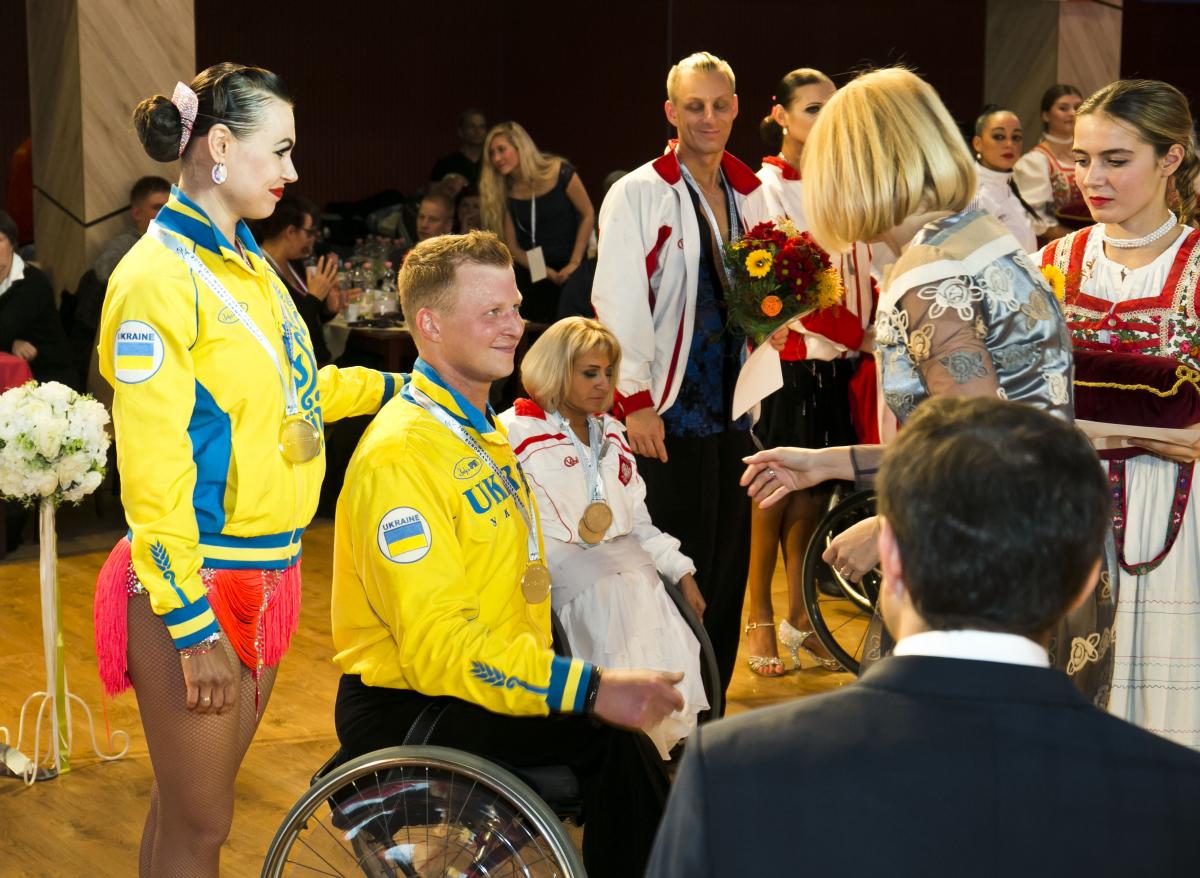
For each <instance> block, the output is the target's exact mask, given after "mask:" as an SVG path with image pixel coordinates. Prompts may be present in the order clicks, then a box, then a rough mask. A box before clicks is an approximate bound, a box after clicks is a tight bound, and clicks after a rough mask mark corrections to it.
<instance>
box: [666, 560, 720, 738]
mask: <svg viewBox="0 0 1200 878" xmlns="http://www.w3.org/2000/svg"><path fill="white" fill-rule="evenodd" d="M662 581H663V586H664V587H665V588H666V590H667V594H668V595H670V597H671V601H672V602H673V603H674V604H675V609H677V610H679V615H681V616H683V621H685V622H687V624H688V627H689V628H691V629H692V634H694V635H695V636H696V639H697V640H698V641H700V677H701V679H702V680H703V683H704V694H705V696H707V697H708V710H705V711H701V712H700V714H699V715H698V716H697V717H696V722H697V723H706V722H708V721H709V720H713V719H720V718H721V717H723V716H724V715H725V692H724V691H723V690H722V689H721V669H720V668H719V667H718V665H717V653H716V650H714V649H713V645H712V640H711V639H709V636H708V632H707V631H705V630H704V622H703V621H702V620H701V619H700V617H699V616H697V615H696V611H695V610H693V609H692V605H691V604H689V603H688V602H687V599H686V598H684V596H683V591H682V590H680V588H679V586H678V585H677V584H676V583H673V582H668V581H667V580H666V578H665V577H662Z"/></svg>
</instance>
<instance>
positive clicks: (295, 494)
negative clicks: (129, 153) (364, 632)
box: [95, 63, 396, 878]
mask: <svg viewBox="0 0 1200 878" xmlns="http://www.w3.org/2000/svg"><path fill="white" fill-rule="evenodd" d="M134 123H135V125H136V127H137V130H138V134H139V136H140V138H141V141H142V144H143V146H144V147H145V149H146V152H147V153H148V154H149V155H150V156H151V157H152V158H154V159H156V160H158V161H163V162H166V161H176V160H181V163H182V170H181V175H180V180H179V185H178V186H177V187H175V188H174V190H173V191H172V193H171V198H170V200H169V201H168V202H167V204H166V205H165V206H164V207H163V208H162V210H161V211H160V212H159V214H158V217H157V219H156V220H155V221H154V222H153V223H151V225H150V229H149V232H148V233H147V234H146V235H145V236H143V237H142V239H141V240H140V241H139V242H138V243H137V244H136V245H134V247H133V249H132V250H130V251H129V253H128V254H126V255H125V257H124V258H123V259H122V260H121V263H120V264H119V265H118V266H117V268H116V270H115V271H114V272H113V274H112V277H111V279H110V281H109V286H108V295H107V297H106V299H105V302H104V311H103V314H102V317H101V328H100V333H99V335H100V340H99V347H100V368H101V371H102V372H103V374H104V377H105V378H106V379H107V380H108V382H109V383H110V384H112V386H113V389H114V397H113V422H114V424H115V428H116V443H117V466H118V469H119V471H120V474H121V489H122V492H121V499H122V503H123V504H124V507H125V516H126V520H127V522H128V524H129V532H130V536H129V537H128V538H127V539H122V540H121V541H120V542H119V543H118V544H117V546H116V548H114V549H113V551H112V554H111V555H110V556H109V559H108V561H107V562H106V563H105V565H104V569H103V570H102V571H101V572H100V576H99V579H98V581H97V583H96V603H95V622H96V650H97V658H98V664H99V669H100V675H101V678H102V681H103V683H104V687H105V689H106V691H107V692H108V693H109V694H115V693H117V692H120V691H122V690H124V689H125V688H127V687H128V686H130V685H132V687H133V689H134V691H135V693H136V694H137V700H138V708H139V712H140V714H141V718H142V725H143V728H144V729H145V732H146V742H147V745H148V746H149V750H150V759H151V762H152V763H153V766H154V786H153V788H152V790H151V795H150V811H149V815H148V816H147V818H146V824H145V829H144V831H143V835H142V844H141V855H140V869H139V872H140V874H141V875H143V876H160V875H161V876H168V875H170V876H174V875H196V876H214V878H215V876H216V875H217V874H218V870H219V859H220V849H221V844H222V842H223V841H224V840H225V837H226V836H227V835H228V833H229V827H230V822H231V820H232V817H233V803H234V780H235V778H236V776H237V771H238V766H239V765H240V764H241V761H242V757H243V756H244V755H245V753H246V749H247V747H249V745H250V741H251V739H252V738H253V736H254V732H255V730H256V728H257V726H258V722H259V720H260V719H261V717H262V714H263V711H264V710H265V709H266V705H267V701H268V699H269V698H270V695H271V686H272V683H273V682H274V679H275V670H276V667H277V665H278V663H279V661H280V659H281V658H282V656H283V653H284V652H285V651H286V649H287V646H288V641H289V639H290V637H291V634H292V632H293V631H294V630H295V628H296V622H297V616H298V613H299V609H300V551H301V550H300V535H301V534H302V533H303V531H304V528H305V527H306V526H307V525H308V523H309V521H310V520H311V519H312V516H313V513H314V512H315V510H316V505H317V495H318V493H319V490H320V486H321V480H322V477H323V476H324V472H325V466H324V458H323V456H322V455H323V444H324V443H323V439H322V434H323V427H324V422H325V421H326V420H336V419H338V418H342V417H346V416H348V415H360V414H370V413H373V412H375V411H377V410H378V409H379V407H380V405H382V404H383V403H384V402H386V401H387V400H388V399H389V398H390V397H391V395H392V393H393V392H394V391H395V390H396V381H395V379H394V378H393V377H392V376H390V375H385V374H381V373H378V372H374V371H369V370H365V369H346V370H341V371H339V370H338V369H336V368H334V367H332V366H327V367H326V368H324V369H322V370H320V371H319V372H318V370H317V368H316V361H315V358H314V356H313V350H312V341H311V339H310V338H309V336H308V332H307V330H306V329H305V326H304V322H303V320H301V318H300V316H299V314H298V313H297V312H296V308H295V306H294V305H293V303H292V301H291V298H290V297H289V295H288V293H287V290H286V288H285V287H284V285H283V283H282V282H281V281H280V279H279V278H278V277H277V276H276V275H275V274H274V272H273V271H272V270H271V269H270V267H269V265H268V263H267V262H266V260H265V259H264V257H263V254H262V251H261V250H260V249H259V247H258V245H257V243H256V242H255V240H254V238H253V236H252V235H251V233H250V231H249V228H248V227H247V225H246V223H245V220H246V219H260V218H262V217H265V216H268V215H269V214H270V213H271V212H272V211H273V210H274V209H275V205H276V203H277V202H278V201H279V198H280V197H281V196H282V194H283V189H284V187H285V186H287V185H288V184H291V183H293V182H295V180H296V179H297V175H296V169H295V166H294V165H293V164H292V148H293V147H294V146H295V141H296V129H295V122H294V120H293V116H292V106H291V102H290V100H289V98H288V96H287V92H286V91H285V90H284V86H283V83H282V82H281V81H280V79H279V78H278V77H277V76H276V75H275V74H273V73H271V72H269V71H267V70H262V69H259V68H255V67H243V66H241V65H237V64H228V63H226V64H218V65H216V66H214V67H210V68H209V69H208V70H205V71H204V72H202V73H200V74H199V75H198V76H197V77H196V78H195V79H194V80H193V81H192V83H191V85H190V86H188V85H184V84H183V83H180V84H179V85H178V86H176V89H175V93H174V96H173V97H172V98H170V99H168V98H166V97H164V96H162V95H156V96H155V97H152V98H148V99H147V100H145V101H143V102H142V103H141V104H140V105H139V106H138V107H137V109H136V110H135V111H134Z"/></svg>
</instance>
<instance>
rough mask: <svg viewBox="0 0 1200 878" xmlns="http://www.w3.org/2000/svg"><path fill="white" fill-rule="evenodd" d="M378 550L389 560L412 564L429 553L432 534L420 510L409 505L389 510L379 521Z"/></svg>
mask: <svg viewBox="0 0 1200 878" xmlns="http://www.w3.org/2000/svg"><path fill="white" fill-rule="evenodd" d="M378 541H379V551H380V552H382V553H383V555H384V557H385V558H387V559H388V560H389V561H394V562H396V563H397V564H412V563H413V562H414V561H420V560H421V559H422V558H424V557H425V556H426V555H427V554H429V547H430V545H432V543H433V535H432V534H431V533H430V532H429V523H428V522H427V521H426V520H425V517H424V516H423V515H421V513H420V512H417V510H415V509H413V508H412V507H409V506H398V507H396V508H395V509H392V510H390V511H389V512H388V513H387V514H386V515H384V516H383V518H382V519H381V520H380V522H379V530H378Z"/></svg>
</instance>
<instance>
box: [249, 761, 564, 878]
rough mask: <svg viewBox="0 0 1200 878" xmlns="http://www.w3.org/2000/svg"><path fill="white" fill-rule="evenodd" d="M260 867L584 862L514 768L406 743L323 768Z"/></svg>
mask: <svg viewBox="0 0 1200 878" xmlns="http://www.w3.org/2000/svg"><path fill="white" fill-rule="evenodd" d="M331 797H332V799H331ZM331 801H337V802H338V805H337V806H336V809H335V808H334V807H331V804H330V802H331ZM452 814H453V815H454V816H453V817H452ZM414 827H416V829H414ZM422 828H423V835H422V834H421V833H422ZM397 834H403V838H404V839H406V840H398V839H397V838H396V836H397ZM439 851H440V853H439ZM438 856H440V863H441V865H440V866H438V865H437V862H439V861H438V859H437V858H438ZM419 857H423V858H424V859H423V860H421V861H419ZM431 866H432V868H430V867H431ZM531 868H532V871H531ZM261 874H262V878H281V876H284V875H311V874H321V875H357V876H361V875H366V876H388V878H392V876H397V878H399V876H404V878H415V876H421V878H433V876H443V875H463V876H472V875H478V876H484V875H487V876H503V875H530V874H536V875H547V876H559V878H578V876H585V875H586V872H585V871H584V868H583V861H582V858H581V857H580V854H579V851H578V850H577V849H576V847H575V845H574V843H573V842H572V841H571V838H570V836H568V835H567V832H566V830H565V829H564V828H563V825H562V823H561V822H560V821H559V819H558V817H556V816H555V814H554V812H553V811H552V810H551V809H550V807H549V806H548V805H547V804H546V803H545V802H543V801H542V800H541V799H540V798H538V796H537V794H536V793H534V791H533V790H532V789H530V788H529V786H528V785H526V784H525V783H524V782H523V781H521V780H519V779H518V778H517V777H515V776H514V775H513V774H512V773H511V772H509V771H507V770H505V769H503V768H501V767H500V766H498V765H496V764H495V763H492V762H490V761H488V760H486V759H483V758H481V757H479V756H475V755H473V754H470V753H464V752H462V751H460V750H452V749H449V748H446V747H432V746H409V747H390V748H387V749H384V750H377V751H375V752H374V753H367V754H366V755H364V756H360V757H358V758H357V759H353V760H351V761H349V762H347V763H346V764H344V765H342V766H340V767H338V768H335V769H333V770H332V771H330V772H329V773H328V774H326V775H324V776H321V777H319V778H318V779H317V781H316V782H315V783H314V784H313V786H311V787H310V788H309V789H308V790H307V791H306V792H305V794H304V795H303V796H301V797H300V800H299V801H298V802H297V803H296V804H295V805H294V806H293V807H292V809H291V811H289V812H288V815H287V816H286V817H285V818H284V820H283V823H282V824H281V825H280V827H279V830H278V831H277V832H276V833H275V837H274V838H273V839H272V841H271V845H270V847H269V848H268V850H267V856H266V860H265V862H264V863H263V869H262V873H261Z"/></svg>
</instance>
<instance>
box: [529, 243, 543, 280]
mask: <svg viewBox="0 0 1200 878" xmlns="http://www.w3.org/2000/svg"><path fill="white" fill-rule="evenodd" d="M525 255H526V256H527V257H528V258H529V279H530V280H531V281H533V282H534V283H537V282H538V281H540V280H545V279H546V254H544V253H543V252H542V248H541V247H534V248H533V249H532V250H526V251H525Z"/></svg>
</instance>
